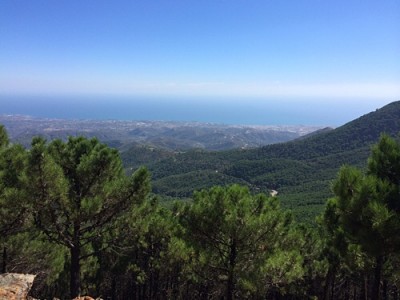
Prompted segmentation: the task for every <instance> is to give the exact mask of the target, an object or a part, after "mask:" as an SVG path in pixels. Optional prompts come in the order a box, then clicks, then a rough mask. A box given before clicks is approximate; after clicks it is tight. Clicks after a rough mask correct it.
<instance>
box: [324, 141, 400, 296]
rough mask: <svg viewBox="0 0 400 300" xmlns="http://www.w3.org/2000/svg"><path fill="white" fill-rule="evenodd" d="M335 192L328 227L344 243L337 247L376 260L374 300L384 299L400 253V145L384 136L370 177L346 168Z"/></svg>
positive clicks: (371, 161) (373, 157)
mask: <svg viewBox="0 0 400 300" xmlns="http://www.w3.org/2000/svg"><path fill="white" fill-rule="evenodd" d="M333 191H334V193H335V195H336V197H335V198H334V199H332V200H330V201H329V202H328V206H327V208H326V212H325V223H326V226H327V228H331V229H332V231H331V232H332V233H333V232H336V233H335V234H333V235H332V237H333V238H334V239H336V242H338V241H342V242H340V243H339V244H337V245H336V246H335V247H336V248H337V249H340V245H343V244H346V243H347V248H348V249H349V245H351V244H354V245H359V246H360V247H361V251H362V252H364V253H365V254H366V255H368V257H369V258H371V259H373V261H374V271H373V275H374V276H373V277H374V281H373V284H372V292H371V299H380V298H381V292H380V286H381V281H382V276H383V271H384V267H385V263H386V262H387V261H388V260H389V259H391V257H392V256H393V255H397V254H398V252H399V251H400V238H399V236H398V232H399V230H400V211H399V207H400V197H399V195H400V194H399V191H400V144H399V143H398V142H396V141H395V140H394V139H392V138H390V137H389V136H387V135H383V136H382V137H381V139H380V141H379V143H378V144H377V145H376V146H375V147H374V148H373V150H372V154H371V157H370V159H369V163H368V171H367V174H363V172H362V171H360V170H358V169H356V168H353V167H349V166H344V167H342V168H341V170H340V172H339V174H338V176H337V179H336V180H335V182H334V184H333ZM339 238H340V239H339ZM344 239H347V241H344ZM336 242H333V243H334V244H335V243H336Z"/></svg>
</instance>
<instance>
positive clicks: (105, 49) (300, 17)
mask: <svg viewBox="0 0 400 300" xmlns="http://www.w3.org/2000/svg"><path fill="white" fill-rule="evenodd" d="M399 53H400V1H398V0H393V1H392V0H384V1H382V0H379V1H378V0H377V1H370V0H362V1H361V0H360V1H354V0H346V1H341V0H335V1H326V0H325V1H322V0H291V1H289V0H286V1H285V0H262V1H259V0H254V1H252V0H230V1H225V0H213V1H209V0H196V1H190V0H182V1H175V0H160V1H156V0H154V1H148V0H143V1H139V0H135V1H132V0H130V1H111V0H109V1H104V0H84V1H82V0H79V1H76V0H58V1H51V0H48V1H43V0H34V1H33V0H1V1H0V94H2V95H18V94H24V95H30V94H32V95H41V94H45V95H72V94H73V95H111V96H112V95H119V96H155V97H157V96H160V97H162V96H168V97H171V96H174V97H189V96H192V97H197V98H199V97H200V98H201V97H214V98H218V97H221V98H224V99H226V98H229V97H236V98H238V99H239V98H240V99H243V98H246V97H247V98H254V99H273V98H282V97H283V98H288V99H293V101H295V100H296V99H305V98H307V99H322V98H329V99H337V100H338V101H339V100H341V101H348V100H349V99H365V100H368V101H370V102H371V101H376V102H377V103H378V102H380V103H382V102H386V103H388V102H391V101H394V100H399V99H400V59H399Z"/></svg>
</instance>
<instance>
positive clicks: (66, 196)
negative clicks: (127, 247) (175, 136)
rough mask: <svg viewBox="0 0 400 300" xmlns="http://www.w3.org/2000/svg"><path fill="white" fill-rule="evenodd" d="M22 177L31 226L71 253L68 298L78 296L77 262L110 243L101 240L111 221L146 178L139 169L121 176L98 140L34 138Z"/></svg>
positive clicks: (114, 156) (136, 196) (112, 154)
mask: <svg viewBox="0 0 400 300" xmlns="http://www.w3.org/2000/svg"><path fill="white" fill-rule="evenodd" d="M27 176H28V179H29V182H30V184H29V186H28V192H29V195H30V198H31V201H32V207H33V208H32V211H33V217H34V222H35V225H36V226H37V228H38V229H40V230H41V231H42V232H43V233H44V234H45V235H46V236H47V238H48V240H49V241H51V242H54V243H56V244H58V245H62V246H64V247H66V248H67V249H69V252H70V268H69V269H70V296H71V297H72V298H74V297H76V296H78V295H79V294H80V285H81V280H80V275H81V262H82V261H83V260H84V259H85V258H88V257H90V256H93V255H94V254H96V253H95V251H94V248H93V243H95V242H96V243H97V244H98V243H101V244H102V247H101V249H97V251H101V250H102V249H103V248H106V247H107V246H109V244H111V243H112V240H104V239H103V236H108V235H107V234H106V233H107V232H108V231H109V230H110V226H111V224H112V222H113V221H114V220H116V219H117V218H118V217H120V216H121V215H123V214H124V213H126V212H127V211H128V210H129V209H130V208H131V207H132V205H133V204H134V203H138V202H141V201H142V200H143V199H144V198H145V197H146V195H147V193H148V192H149V176H148V173H147V171H146V170H145V169H139V170H138V171H137V172H135V173H134V174H133V175H132V176H131V177H127V176H125V175H124V172H123V168H122V164H121V160H120V158H119V156H118V153H117V151H116V150H113V149H110V148H108V147H107V146H106V145H104V144H101V143H100V142H99V141H98V140H97V139H91V140H88V139H86V138H83V137H70V138H69V139H68V141H67V142H66V143H64V142H62V141H61V140H55V141H52V142H51V143H50V144H46V142H45V141H44V140H43V139H41V138H34V140H33V141H32V149H31V150H30V151H29V158H28V168H27Z"/></svg>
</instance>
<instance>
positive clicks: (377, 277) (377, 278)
mask: <svg viewBox="0 0 400 300" xmlns="http://www.w3.org/2000/svg"><path fill="white" fill-rule="evenodd" d="M382 266H383V256H382V255H380V256H378V257H377V258H376V266H375V269H374V283H373V286H372V295H371V299H374V300H379V299H380V297H379V296H380V295H379V287H380V285H381V276H382Z"/></svg>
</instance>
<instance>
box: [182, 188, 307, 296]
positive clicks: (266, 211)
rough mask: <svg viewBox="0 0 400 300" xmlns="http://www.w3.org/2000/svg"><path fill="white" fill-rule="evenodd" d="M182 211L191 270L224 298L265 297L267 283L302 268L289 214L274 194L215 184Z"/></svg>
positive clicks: (298, 273)
mask: <svg viewBox="0 0 400 300" xmlns="http://www.w3.org/2000/svg"><path fill="white" fill-rule="evenodd" d="M178 214H179V217H180V222H181V224H182V226H183V228H184V235H183V238H184V240H185V241H186V242H187V244H188V246H189V250H188V251H190V252H192V253H193V255H194V257H193V258H194V259H195V264H194V269H193V270H192V272H193V273H194V274H197V276H198V277H197V280H199V281H202V282H203V286H204V287H205V288H206V289H210V288H211V290H214V293H217V295H220V296H223V295H225V299H233V298H235V297H241V298H243V297H249V296H250V295H253V296H258V297H263V296H265V294H263V293H264V292H265V288H266V287H267V286H268V285H269V286H271V287H275V284H278V281H282V282H283V281H285V280H287V282H290V281H292V280H295V279H297V278H299V277H301V276H302V274H303V269H302V257H301V255H300V254H299V252H298V251H296V250H294V249H293V248H291V247H290V246H289V245H290V243H292V242H294V239H291V238H290V236H291V226H290V225H291V224H292V219H291V216H290V215H289V214H288V213H284V212H282V211H281V210H280V208H279V201H278V200H277V199H276V198H268V197H267V196H265V195H264V194H258V195H255V196H253V195H251V194H250V192H249V190H248V189H247V188H245V187H240V186H238V185H233V186H230V187H228V188H222V187H214V188H212V189H210V190H203V191H201V192H196V193H195V194H194V201H193V203H192V204H187V205H184V206H183V207H182V208H181V210H180V211H179V212H178ZM283 245H287V246H288V247H287V248H286V249H284V248H283V247H282V246H283ZM280 276H281V278H279V279H278V277H280ZM194 279H195V280H196V278H194ZM275 279H278V280H275ZM213 286H214V287H213ZM208 292H211V291H208Z"/></svg>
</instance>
